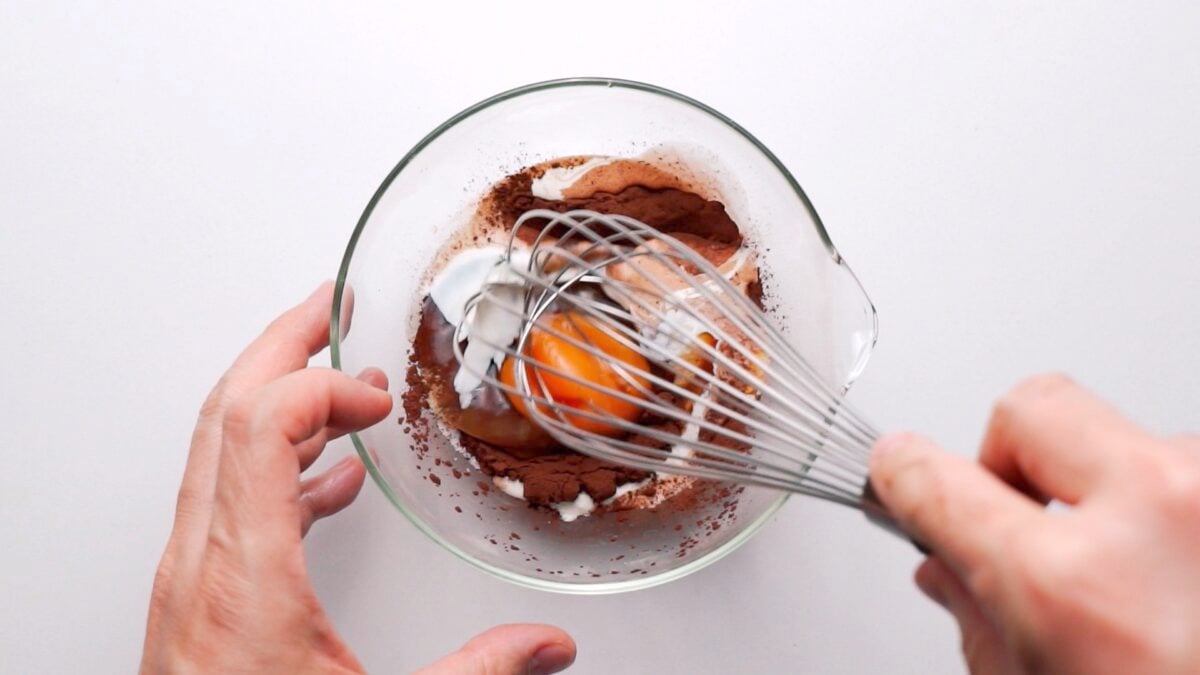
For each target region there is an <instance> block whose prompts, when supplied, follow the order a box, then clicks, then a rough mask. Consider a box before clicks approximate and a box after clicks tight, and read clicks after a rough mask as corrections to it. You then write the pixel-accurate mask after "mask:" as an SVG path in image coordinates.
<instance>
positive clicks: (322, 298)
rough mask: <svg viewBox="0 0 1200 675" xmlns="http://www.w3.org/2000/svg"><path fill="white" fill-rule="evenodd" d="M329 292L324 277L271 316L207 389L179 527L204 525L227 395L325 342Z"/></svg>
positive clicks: (283, 369) (304, 358)
mask: <svg viewBox="0 0 1200 675" xmlns="http://www.w3.org/2000/svg"><path fill="white" fill-rule="evenodd" d="M332 293H333V287H332V285H331V284H330V283H329V282H326V283H324V284H322V285H321V286H320V287H318V288H317V290H316V291H314V292H313V293H312V294H311V295H309V297H308V298H307V299H306V300H304V302H302V303H300V304H299V305H296V306H295V307H292V308H291V309H289V310H288V311H286V312H284V313H283V314H282V315H280V316H279V317H278V318H276V319H275V320H274V321H272V322H271V324H270V325H269V326H268V327H267V329H266V330H265V331H264V332H263V333H262V335H260V336H259V337H258V338H257V339H256V340H255V341H254V342H253V343H251V344H250V346H248V347H247V348H246V349H245V350H244V351H243V352H242V354H241V355H240V356H239V357H238V358H237V359H236V360H235V361H234V364H233V366H232V367H230V369H229V371H227V372H226V373H225V375H224V376H223V377H222V378H221V381H220V382H218V383H217V386H216V387H215V388H214V389H213V391H212V392H211V393H210V394H209V395H208V398H207V400H205V402H204V405H203V406H202V407H201V410H200V419H199V420H198V422H197V424H196V430H195V432H194V433H193V435H192V445H191V450H190V451H189V453H188V459H187V465H186V467H185V468H184V474H183V481H182V484H181V485H180V488H179V498H178V505H177V509H176V510H177V516H176V527H177V529H183V530H194V531H196V532H199V533H203V531H205V530H207V527H208V517H209V512H210V510H211V504H212V498H213V493H214V484H215V481H216V475H217V459H218V456H219V453H220V447H221V433H222V432H221V422H222V417H223V415H224V414H225V410H226V409H227V408H228V406H229V405H230V402H231V401H233V400H235V399H237V398H239V397H241V396H244V395H245V394H246V393H248V392H250V391H252V390H253V389H255V388H256V387H259V386H262V385H263V384H266V383H267V382H270V381H271V380H273V379H275V378H277V377H279V376H280V375H283V374H285V373H289V372H292V371H295V370H298V369H300V368H303V367H304V366H305V365H306V364H307V363H308V359H309V357H310V356H311V355H312V354H315V353H316V352H318V351H320V350H321V349H322V348H323V347H324V346H325V344H326V343H327V342H328V339H329V306H330V302H331V300H330V298H331V297H332ZM180 521H182V522H180Z"/></svg>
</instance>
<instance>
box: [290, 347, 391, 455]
mask: <svg viewBox="0 0 1200 675" xmlns="http://www.w3.org/2000/svg"><path fill="white" fill-rule="evenodd" d="M355 379H357V380H358V381H360V382H366V383H367V384H369V385H371V386H372V387H375V388H376V389H383V390H385V391H386V390H387V386H388V378H387V375H385V374H384V372H383V371H382V370H380V369H378V368H367V369H365V370H363V371H362V372H361V373H359V374H358V376H357V377H356V378H355ZM351 431H353V429H348V428H346V427H329V426H327V427H324V428H322V429H321V430H320V431H318V432H317V433H316V434H314V435H313V436H312V437H311V438H308V439H305V440H303V441H300V442H299V443H297V444H296V457H297V458H298V459H299V460H300V470H301V471H304V470H306V469H308V467H310V466H312V463H313V462H315V461H317V458H318V457H320V456H321V452H322V451H324V450H325V445H326V444H327V443H329V442H330V441H332V440H336V439H338V438H341V437H342V436H345V435H346V434H348V433H350V432H351Z"/></svg>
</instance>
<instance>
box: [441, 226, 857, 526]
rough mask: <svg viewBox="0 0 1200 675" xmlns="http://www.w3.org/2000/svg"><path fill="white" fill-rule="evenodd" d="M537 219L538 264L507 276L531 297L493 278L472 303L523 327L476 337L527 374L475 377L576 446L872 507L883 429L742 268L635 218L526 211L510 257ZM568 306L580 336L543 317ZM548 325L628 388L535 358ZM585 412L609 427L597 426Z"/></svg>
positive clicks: (637, 464)
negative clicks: (807, 353) (740, 280)
mask: <svg viewBox="0 0 1200 675" xmlns="http://www.w3.org/2000/svg"><path fill="white" fill-rule="evenodd" d="M534 222H540V223H541V225H540V231H538V232H537V233H536V235H535V236H534V237H533V242H532V245H531V248H530V252H529V256H528V263H527V264H525V265H512V270H511V271H512V272H514V273H515V274H516V275H517V277H519V278H520V280H521V281H522V282H523V283H524V293H523V299H522V301H520V302H518V303H514V302H512V301H511V295H508V294H505V293H501V292H499V290H498V288H497V287H496V286H494V285H485V287H484V289H483V291H482V292H481V293H480V294H478V295H477V296H476V297H474V298H473V299H472V300H471V302H470V304H469V307H468V312H470V311H478V308H479V307H480V306H482V305H485V304H486V305H487V306H488V307H489V308H492V309H498V310H500V311H501V312H503V313H506V314H507V315H509V316H510V317H512V318H515V319H518V320H519V323H520V333H519V336H518V337H517V339H516V340H515V344H514V343H513V342H512V341H510V342H508V343H507V344H492V343H491V342H490V341H489V338H488V337H487V336H486V335H471V336H470V337H469V339H470V340H472V341H474V340H479V341H482V342H484V344H485V345H486V346H487V347H488V348H490V349H493V350H495V351H497V352H499V353H501V354H503V355H504V356H505V357H506V358H509V359H515V363H516V364H517V367H516V368H515V371H514V377H513V379H514V380H515V381H514V383H513V384H512V385H509V384H507V383H505V382H504V381H502V380H501V379H500V378H499V377H498V376H496V375H494V374H493V371H491V370H490V368H488V367H487V366H486V364H485V366H484V367H483V371H484V372H472V374H474V375H475V376H477V377H479V378H480V379H481V380H483V381H484V382H486V383H487V384H488V385H489V386H492V387H496V388H498V389H500V390H501V391H503V392H504V393H505V394H508V395H510V396H514V397H519V398H520V399H522V400H523V401H524V402H525V408H526V410H527V411H528V414H529V415H530V416H531V417H533V418H535V419H536V420H537V422H538V423H539V424H540V425H541V426H542V427H543V428H544V429H545V430H546V431H547V432H548V433H549V434H550V435H551V436H552V437H553V438H555V439H556V440H557V441H559V442H560V443H563V444H564V445H566V446H568V447H571V448H573V449H576V450H578V451H580V452H584V453H586V454H590V455H593V456H596V457H600V458H603V459H606V460H610V461H614V462H618V463H621V464H624V465H627V466H631V467H634V468H639V469H643V470H647V471H654V472H658V473H660V474H670V473H682V474H687V475H692V476H696V477H699V478H705V479H712V480H731V479H732V480H736V481H738V482H742V483H746V484H752V485H760V486H764V487H769V488H774V489H783V490H789V491H792V492H796V493H800V494H807V495H812V496H816V497H821V498H823V499H827V500H830V501H834V502H838V503H842V504H846V505H849V506H855V507H862V506H863V504H862V502H863V497H864V492H863V489H864V484H865V482H866V476H867V455H868V453H869V449H870V446H871V444H872V443H873V442H874V439H875V438H876V437H877V436H878V432H876V431H875V429H874V428H873V427H872V426H871V425H870V424H869V423H868V422H867V421H866V420H865V418H863V417H862V416H861V415H860V414H859V413H858V412H857V411H855V410H854V409H853V408H851V407H850V406H848V405H847V404H846V402H845V401H844V399H843V394H844V391H843V390H841V389H839V388H835V387H833V386H831V385H830V384H829V383H828V382H827V381H826V380H825V379H824V378H823V377H821V376H820V374H819V373H818V372H817V370H816V369H815V368H814V367H813V366H812V365H811V364H810V363H809V362H808V361H807V360H806V359H805V358H804V357H803V356H802V355H801V354H800V353H799V352H798V351H797V350H796V349H795V348H794V347H793V346H792V345H791V344H790V343H789V342H788V340H787V338H786V337H785V336H784V335H783V333H782V332H781V331H780V330H779V329H778V328H777V327H776V326H775V325H774V324H773V323H772V322H771V321H770V320H768V318H767V316H766V315H765V314H764V313H763V312H762V310H761V309H760V308H759V307H758V306H757V305H756V304H755V302H754V301H753V300H751V298H749V297H748V296H747V295H746V294H745V293H744V292H743V291H742V290H741V289H740V288H739V287H738V286H736V285H735V284H734V283H733V281H732V276H731V277H730V278H726V276H725V273H723V272H722V271H721V270H720V269H718V268H717V266H716V265H714V264H713V263H712V262H710V261H709V260H707V259H706V258H704V257H703V256H702V255H701V254H700V253H698V252H697V251H696V250H695V249H693V248H691V247H690V246H688V245H686V244H684V243H683V242H681V241H679V240H677V239H675V238H674V237H670V236H667V235H664V234H662V233H661V232H659V231H657V230H655V229H653V228H651V227H649V226H647V225H645V224H643V223H641V222H639V221H637V220H635V219H632V218H628V217H625V216H619V215H605V214H600V213H596V212H592V211H571V212H567V213H558V212H554V211H548V210H534V211H529V212H526V213H525V214H523V215H522V216H521V217H520V218H519V219H518V221H517V224H516V227H515V229H514V231H513V236H512V238H511V239H510V242H509V247H508V259H509V260H516V259H518V256H517V255H516V253H517V250H518V245H517V242H518V241H519V240H522V239H521V238H520V236H519V233H520V231H521V230H522V229H523V228H526V227H533V223H534ZM738 255H744V254H743V253H741V252H739V254H738ZM731 259H732V258H731ZM736 262H737V264H739V265H740V264H743V263H744V260H738V261H736ZM736 269H737V268H736V266H735V268H734V272H732V273H731V274H736ZM656 273H657V274H658V275H660V276H656ZM622 277H625V278H622ZM563 310H565V312H564V313H565V314H566V315H567V317H568V325H569V326H570V328H571V330H569V331H568V330H560V329H559V328H556V327H555V326H553V325H552V322H547V321H541V320H540V319H541V318H542V317H543V316H544V315H546V314H548V313H551V312H559V311H563ZM573 314H577V315H578V317H576V316H573ZM580 318H585V319H586V321H587V323H588V324H589V325H590V326H592V327H594V328H596V329H597V330H598V331H599V334H600V335H602V336H603V337H604V338H605V339H607V340H611V341H612V342H613V343H614V344H617V345H620V346H621V347H622V348H624V349H627V350H631V351H632V353H635V354H637V355H639V356H640V357H642V358H644V359H645V360H646V363H648V364H658V366H660V367H662V371H661V372H656V370H655V367H648V368H645V369H643V368H641V367H634V366H633V365H631V364H629V363H626V362H624V361H622V360H621V359H617V358H613V356H612V355H611V354H610V353H608V352H606V350H605V349H604V348H602V346H601V345H598V344H596V342H595V340H594V339H593V338H592V337H591V335H589V332H588V331H587V330H582V329H581V325H580V324H579V323H578V322H579V320H580ZM697 327H701V328H702V331H698V330H697ZM539 332H544V333H545V334H546V335H549V336H552V337H553V339H555V340H557V341H560V342H562V343H565V344H569V345H571V346H572V347H573V348H575V349H578V350H581V351H582V352H583V353H585V354H587V355H588V356H589V357H591V358H594V359H596V360H597V361H598V362H602V363H604V365H605V367H606V368H607V369H608V371H609V372H611V373H612V374H613V375H615V376H616V377H618V378H619V379H620V382H622V383H623V384H624V385H625V387H624V388H622V387H612V386H606V385H604V384H600V383H597V382H593V381H590V380H588V379H587V378H584V377H581V376H579V375H578V374H576V373H573V372H570V371H568V370H566V369H564V368H559V367H556V366H554V365H552V364H548V363H543V362H540V361H538V360H537V359H534V358H532V356H531V355H530V349H529V347H530V343H531V341H532V339H533V336H534V335H535V334H536V333H539ZM701 333H707V334H708V335H709V337H710V338H711V342H710V341H709V340H706V339H702V337H701ZM455 337H456V339H455V345H454V352H455V356H456V358H458V360H459V362H460V364H462V367H464V368H468V369H469V370H472V371H475V370H479V367H478V366H473V365H468V362H467V361H466V360H465V358H464V353H463V346H462V342H463V341H462V340H461V339H460V338H461V337H463V336H461V335H459V334H458V332H456V336H455ZM685 357H689V358H685ZM692 357H694V358H692ZM664 373H665V374H664ZM549 378H554V379H555V380H557V381H566V382H570V383H572V384H573V385H576V386H579V387H584V388H587V389H589V390H591V391H593V392H595V393H598V394H600V395H602V396H604V397H606V398H607V399H609V400H616V401H621V402H623V403H625V404H631V405H633V406H636V408H637V409H640V410H642V411H643V414H647V415H650V416H651V418H655V417H656V418H659V419H662V420H666V421H667V422H670V424H667V425H666V426H663V427H658V426H655V425H654V424H643V423H639V422H638V421H637V420H628V419H624V418H622V417H620V416H618V415H614V414H613V413H612V412H611V411H609V410H605V409H603V408H601V407H600V406H598V405H596V404H595V403H594V402H590V401H589V402H586V403H583V404H580V403H579V402H578V401H562V400H558V399H557V398H556V396H555V393H554V387H553V386H551V383H550V381H549ZM580 420H587V421H590V422H593V423H595V424H596V425H600V427H599V428H600V429H607V430H609V431H608V432H607V433H601V432H600V431H599V430H595V427H593V428H586V425H584V424H580V423H579V421H580ZM613 431H616V432H620V433H622V434H624V436H615V435H614V434H613Z"/></svg>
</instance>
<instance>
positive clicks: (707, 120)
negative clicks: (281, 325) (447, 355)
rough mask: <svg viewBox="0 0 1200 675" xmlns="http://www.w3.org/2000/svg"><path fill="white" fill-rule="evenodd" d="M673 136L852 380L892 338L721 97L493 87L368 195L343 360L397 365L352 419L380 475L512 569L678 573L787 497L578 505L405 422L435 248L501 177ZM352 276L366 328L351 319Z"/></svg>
mask: <svg viewBox="0 0 1200 675" xmlns="http://www.w3.org/2000/svg"><path fill="white" fill-rule="evenodd" d="M661 148H670V149H671V152H672V153H674V155H675V156H678V157H684V158H687V159H688V164H689V166H691V167H692V168H694V169H699V170H700V173H702V174H703V175H704V176H706V177H707V178H709V179H710V180H711V181H712V182H714V183H715V184H716V185H717V187H718V189H719V192H720V194H721V195H722V196H723V200H724V202H725V204H726V207H727V208H728V209H729V212H730V214H731V215H732V216H733V218H734V220H735V221H736V222H737V223H738V224H739V226H741V227H742V229H743V231H744V232H745V233H746V235H747V239H748V241H752V242H753V243H754V244H755V245H756V246H757V248H758V249H759V251H760V253H761V254H762V265H763V286H764V291H765V294H766V297H767V299H768V306H769V308H770V310H771V311H772V312H773V313H774V315H775V316H776V318H777V319H778V321H779V323H780V324H781V325H782V327H783V329H784V331H785V332H786V333H787V334H788V335H789V336H790V337H791V339H792V340H794V342H795V344H796V345H797V347H798V348H799V349H800V351H801V352H802V353H803V354H804V355H805V356H806V358H807V359H808V360H809V361H810V362H811V363H812V364H813V365H814V366H815V367H816V368H817V370H818V371H819V372H820V373H821V374H822V375H823V376H824V377H825V378H826V379H827V380H828V381H829V382H831V383H835V384H837V385H840V386H842V387H843V388H844V387H848V386H849V384H850V383H851V382H852V381H853V380H854V378H855V377H856V376H857V375H858V373H859V372H860V371H861V370H862V368H863V366H864V365H865V363H866V361H867V358H868V356H869V354H870V352H871V349H872V347H873V345H874V343H875V335H876V322H875V310H874V308H873V307H872V305H871V302H870V300H869V299H868V298H867V295H866V293H865V292H864V291H863V289H862V287H861V285H860V284H859V283H858V280H857V279H856V278H855V277H854V275H853V273H852V272H851V271H850V269H849V268H848V267H847V266H846V264H845V261H843V260H842V258H841V256H840V255H838V252H837V250H836V249H834V247H833V244H832V243H831V242H830V240H829V236H828V234H826V232H825V228H824V227H823V226H822V224H821V221H820V219H819V218H818V217H817V213H816V211H815V210H814V209H813V206H812V204H811V203H810V202H809V200H808V198H807V197H806V196H805V194H804V192H803V190H801V189H800V185H799V184H798V183H797V182H796V180H795V179H794V178H793V177H792V176H791V174H790V173H788V170H787V169H786V168H784V166H783V164H781V163H780V162H779V160H778V159H777V158H776V157H775V156H774V155H773V154H771V151H770V150H768V149H767V148H766V147H765V146H763V144H762V143H760V142H759V141H758V140H757V139H755V138H754V137H753V136H751V135H750V134H749V132H747V131H746V130H745V129H743V128H742V127H740V126H738V125H737V124H736V123H734V122H733V121H732V120H730V119H729V118H727V117H725V116H724V115H722V114H721V113H719V112H717V111H715V110H713V109H712V108H710V107H708V106H706V105H704V104H702V103H700V102H698V101H695V100H693V99H690V98H688V97H686V96H683V95H681V94H677V93H675V92H673V91H669V90H666V89H663V88H661V87H656V86H652V85H648V84H641V83H637V82H629V81H622V80H607V79H569V80H555V81H551V82H542V83H538V84H532V85H528V86H524V87H520V88H518V89H513V90H511V91H507V92H504V93H502V94H498V95H496V96H493V97H492V98H489V99H487V100H486V101H483V102H481V103H478V104H476V105H474V106H471V107H470V108H468V109H466V110H464V111H462V112H460V113H459V114H457V115H455V116H454V117H451V118H450V119H449V120H447V121H446V122H445V123H444V124H442V125H441V126H439V127H438V128H436V129H434V130H433V132H432V133H430V134H429V135H428V136H426V137H425V138H424V139H422V140H421V142H419V143H417V145H416V147H414V148H413V149H412V150H411V151H410V152H409V153H408V154H407V155H405V156H404V158H403V159H401V160H400V163H399V164H397V165H396V168H395V169H393V170H392V172H391V173H390V174H388V176H387V177H386V178H385V179H384V180H383V184H382V185H380V186H379V189H378V190H377V191H376V192H375V195H374V196H373V197H372V198H371V201H370V202H368V204H367V206H366V209H365V210H364V211H363V214H362V217H361V218H360V219H359V221H358V225H357V226H356V227H355V229H354V233H353V234H352V235H351V237H350V242H349V244H348V245H347V247H346V253H345V257H344V258H343V260H342V265H341V269H340V270H339V272H338V278H337V290H336V293H335V296H334V307H333V314H332V316H333V329H332V333H331V335H332V337H333V338H334V339H333V340H332V348H331V353H332V360H333V366H334V367H335V368H339V369H341V370H345V371H347V372H351V373H355V372H358V371H359V370H360V369H362V368H364V367H366V366H378V367H380V368H382V369H383V370H384V371H385V372H386V373H387V374H388V377H389V378H390V380H391V391H392V394H393V396H394V397H395V399H396V401H397V407H396V410H397V415H396V416H393V417H392V418H390V419H388V420H385V421H384V422H381V423H379V424H377V425H375V426H374V427H372V428H369V429H366V430H364V431H362V432H360V433H358V434H354V435H353V436H352V438H353V441H354V445H355V447H356V448H357V450H358V453H359V455H361V456H362V459H363V462H364V463H365V464H366V466H367V469H368V471H369V472H370V474H371V476H372V478H374V480H375V482H376V483H377V484H378V485H379V487H380V489H382V490H383V492H384V494H386V495H387V497H388V499H390V500H391V502H392V503H393V504H395V505H396V508H398V509H399V510H400V512H401V513H403V514H404V515H405V516H407V517H408V519H409V520H410V521H412V523H413V524H414V525H416V526H417V527H418V528H419V529H420V530H421V531H422V532H424V533H425V534H427V535H429V536H430V537H431V538H433V539H434V541H436V542H438V543H439V544H441V545H442V546H444V547H445V548H446V549H447V550H448V551H450V552H451V553H454V554H455V555H457V556H458V557H460V558H462V559H463V560H466V561H467V562H469V563H471V564H473V565H475V566H476V567H479V568H480V569H483V570H485V571H487V572H490V573H492V574H494V575H496V576H498V577H501V578H502V579H506V580H508V581H511V582H513V583H517V584H520V585H523V586H528V587H532V588H538V589H543V590H550V591H560V592H568V593H613V592H618V591H629V590H634V589H639V588H646V587H649V586H653V585H656V584H661V583H665V582H667V581H670V580H673V579H678V578H680V577H683V576H685V575H687V574H689V573H691V572H694V571H696V570H698V569H700V568H702V567H705V566H706V565H709V564H711V563H712V562H714V561H715V560H717V559H719V558H721V557H722V556H724V555H726V554H728V553H729V552H730V551H733V550H734V549H736V548H737V547H738V546H739V545H741V544H742V543H744V542H745V541H746V540H747V539H749V538H750V536H751V535H752V534H754V532H756V531H757V530H758V529H759V528H760V527H762V526H763V524H764V523H766V522H767V520H768V519H769V518H770V517H771V515H772V514H773V513H774V512H775V511H776V510H778V509H779V507H780V506H782V505H783V503H784V502H785V501H786V499H787V496H786V495H784V494H781V493H779V492H774V491H770V490H766V489H762V488H752V487H745V488H741V487H737V486H732V485H720V484H707V485H706V486H705V487H703V488H701V489H698V490H696V491H695V492H693V493H690V494H685V495H683V496H681V497H679V498H676V499H673V500H670V501H668V502H666V503H665V504H664V505H663V506H662V507H660V508H659V509H656V510H654V511H626V512H617V513H607V514H600V515H592V516H589V517H585V518H580V519H579V520H576V521H575V522H572V523H563V522H561V521H560V520H559V519H558V517H557V515H554V514H547V513H543V512H541V511H537V510H534V509H531V508H528V507H527V506H526V505H525V504H524V503H523V502H520V501H517V500H515V499H512V498H511V497H508V496H507V495H504V494H502V493H501V492H500V491H499V490H496V489H494V488H491V486H490V483H489V479H488V477H487V476H485V475H483V474H481V473H480V472H479V471H478V470H477V469H474V468H472V466H471V465H470V464H469V463H468V462H467V460H466V459H465V458H464V457H463V456H462V455H460V454H458V453H457V452H455V451H454V450H453V449H452V448H451V446H450V444H449V443H448V442H447V441H446V440H445V439H444V438H441V437H439V436H438V435H437V434H436V433H434V434H431V438H429V439H428V442H427V443H425V444H422V445H427V446H428V448H427V449H423V450H422V451H421V452H418V451H416V450H414V447H418V446H417V445H416V444H414V439H413V438H412V436H411V433H412V430H407V431H406V429H405V428H404V427H403V426H402V425H401V424H398V423H397V416H399V414H400V411H401V408H400V399H401V396H402V395H403V393H404V390H405V374H406V371H407V368H408V351H409V348H410V346H411V344H412V339H413V336H414V331H415V328H416V323H415V318H416V315H417V312H418V308H419V306H420V303H421V300H422V297H423V294H424V289H423V288H422V286H421V284H422V279H423V275H424V273H425V271H426V268H427V267H428V266H429V264H430V263H431V261H432V260H433V259H434V256H435V253H436V252H437V251H438V249H439V247H441V246H442V244H443V242H444V241H445V240H446V239H447V237H449V236H450V235H451V234H452V233H453V232H454V230H455V229H456V228H458V227H459V226H461V224H462V223H463V222H464V221H463V218H464V214H466V213H469V210H470V209H472V208H473V206H474V204H475V203H476V202H477V200H478V199H479V198H480V197H481V196H482V195H483V193H484V192H485V191H486V190H487V189H488V188H489V187H490V186H491V185H492V184H493V183H495V182H496V181H498V180H500V179H502V178H504V177H505V176H507V175H509V174H511V173H514V172H516V171H518V170H520V169H521V168H523V167H526V166H529V165H532V164H535V163H538V162H542V161H545V160H549V159H553V158H557V157H563V156H569V155H612V156H621V157H632V156H637V155H639V154H640V153H644V152H647V151H652V150H656V149H661ZM347 287H349V288H352V289H353V295H354V309H353V311H354V319H353V325H354V329H353V331H349V332H346V331H343V330H342V326H341V325H340V323H339V317H340V316H341V315H342V307H341V304H342V301H343V299H344V298H346V297H347V295H346V289H347Z"/></svg>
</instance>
